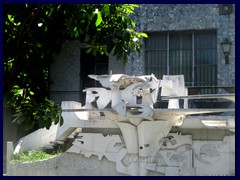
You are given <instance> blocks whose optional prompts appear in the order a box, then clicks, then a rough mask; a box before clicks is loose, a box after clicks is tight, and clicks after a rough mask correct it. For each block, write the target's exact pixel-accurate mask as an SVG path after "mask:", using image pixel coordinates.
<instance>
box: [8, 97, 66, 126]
mask: <svg viewBox="0 0 240 180" xmlns="http://www.w3.org/2000/svg"><path fill="white" fill-rule="evenodd" d="M61 112H62V110H61V107H60V106H59V105H56V104H54V102H53V101H51V100H48V99H44V100H43V102H41V103H36V102H34V101H33V100H32V101H22V102H21V104H20V106H18V107H17V108H16V113H15V114H14V115H13V117H14V119H13V123H18V124H19V125H20V126H22V127H23V128H24V130H25V131H29V130H31V129H34V127H35V128H36V127H39V128H45V127H46V128H47V129H49V128H50V126H51V125H52V124H53V123H54V124H57V123H60V126H61V125H62V124H63V117H62V116H61Z"/></svg>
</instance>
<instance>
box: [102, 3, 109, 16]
mask: <svg viewBox="0 0 240 180" xmlns="http://www.w3.org/2000/svg"><path fill="white" fill-rule="evenodd" d="M102 11H103V12H104V15H105V16H107V15H108V14H109V13H110V7H109V4H103V6H102Z"/></svg>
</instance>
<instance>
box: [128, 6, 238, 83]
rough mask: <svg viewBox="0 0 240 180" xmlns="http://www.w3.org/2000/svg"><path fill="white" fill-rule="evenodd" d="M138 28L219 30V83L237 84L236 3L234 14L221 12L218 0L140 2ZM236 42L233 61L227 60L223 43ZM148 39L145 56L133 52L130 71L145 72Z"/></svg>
mask: <svg viewBox="0 0 240 180" xmlns="http://www.w3.org/2000/svg"><path fill="white" fill-rule="evenodd" d="M133 19H134V21H135V22H136V28H135V30H136V31H141V32H146V33H149V32H166V31H187V30H216V31H217V65H218V75H217V77H218V86H234V85H235V6H234V5H233V11H232V13H231V14H227V15H220V14H219V5H218V4H140V5H139V8H137V9H136V13H135V14H134V16H133ZM226 37H228V39H229V40H230V41H231V42H232V48H231V53H230V56H229V64H227V65H226V64H225V59H224V55H223V52H222V49H221V45H220V43H221V42H222V41H223V40H224V39H225V38H226ZM144 49H145V47H144V42H143V48H142V56H141V57H138V55H137V54H136V53H133V54H132V55H131V56H130V58H129V62H128V63H127V65H126V66H125V73H126V74H129V75H142V74H145V63H144V62H145V58H144V56H145V55H144Z"/></svg>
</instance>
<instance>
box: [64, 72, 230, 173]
mask: <svg viewBox="0 0 240 180" xmlns="http://www.w3.org/2000/svg"><path fill="white" fill-rule="evenodd" d="M89 77H90V78H92V79H95V80H97V81H99V82H100V83H101V84H102V86H103V88H88V89H85V90H84V92H86V96H87V98H86V105H85V106H84V107H83V108H82V110H83V111H82V112H77V113H78V114H79V113H80V114H81V113H85V112H88V113H89V114H92V113H94V112H98V113H100V112H101V113H102V115H101V116H100V115H99V114H98V115H95V116H91V117H92V118H90V119H89V120H91V121H92V122H94V121H95V122H99V120H100V119H101V120H102V122H104V121H110V122H112V123H113V124H114V125H115V127H117V128H119V129H120V130H121V134H116V135H111V134H109V135H107V136H103V134H101V133H97V134H96V133H95V134H94V133H80V134H79V136H78V137H77V138H76V140H75V141H74V143H73V146H72V147H71V148H70V149H68V152H74V153H80V154H83V155H84V156H85V157H90V156H91V155H97V156H98V157H99V160H101V159H102V157H103V156H105V157H106V158H107V159H108V160H109V161H113V162H115V163H116V169H117V171H118V172H121V173H124V174H128V175H134V176H136V175H137V176H140V175H144V176H146V175H149V173H150V172H156V173H159V174H164V175H167V176H168V175H170V176H172V175H177V176H179V175H182V176H185V175H213V174H215V175H229V173H230V171H231V172H232V171H234V168H233V166H231V167H227V168H225V166H224V163H223V161H225V160H227V161H233V159H234V157H233V156H234V154H233V152H232V151H233V148H231V150H230V149H226V147H225V146H224V145H223V144H227V146H231V147H233V146H234V145H235V143H234V140H233V139H234V138H235V136H234V135H231V136H227V135H226V136H224V140H222V141H218V142H215V141H214V142H205V141H197V140H192V135H191V134H189V135H181V134H179V133H171V132H170V131H171V129H172V128H173V127H174V126H175V127H177V126H178V127H181V126H183V127H187V126H188V125H189V124H190V127H197V128H204V127H207V128H217V126H214V125H213V126H207V125H206V122H205V124H203V123H202V122H201V121H200V120H198V121H196V122H193V121H191V123H189V121H186V122H187V123H184V119H185V118H186V115H192V114H207V113H213V112H227V111H234V110H232V109H201V110H199V109H197V110H196V109H188V99H190V98H191V97H190V96H188V93H187V88H186V87H185V84H184V77H183V75H175V76H164V77H163V80H158V79H157V78H156V77H155V76H154V75H153V74H152V75H148V76H128V75H124V74H113V75H100V76H98V75H89ZM160 89H161V96H162V97H163V99H164V98H165V99H167V100H169V105H168V109H155V108H154V104H155V103H156V102H157V98H158V94H159V90H160ZM232 96H233V95H232ZM232 96H228V95H227V96H221V97H220V96H219V97H220V98H226V97H227V98H228V99H234V98H233V97H232ZM179 99H184V106H183V108H182V109H181V108H180V106H179ZM63 103H64V102H63ZM84 109H85V110H86V111H84ZM63 116H64V119H65V120H67V119H68V114H67V113H65V112H63ZM78 117H79V121H81V115H79V116H78ZM89 117H90V116H89ZM186 119H187V118H186ZM114 125H113V126H114ZM93 126H94V125H93ZM96 126H97V124H96ZM113 126H112V127H113ZM82 128H84V126H82ZM96 128H97V127H96ZM223 128H225V129H231V130H233V129H235V125H234V124H233V125H231V127H230V126H225V127H223ZM232 132H233V131H232ZM209 143H210V144H211V143H213V144H214V143H215V144H216V143H217V144H216V145H215V146H216V147H217V148H219V149H216V148H214V147H213V146H212V145H210V144H209ZM208 144H209V145H208ZM221 144H222V146H221ZM209 151H211V152H212V154H206V153H210V152H209ZM204 153H205V154H206V156H205V157H203V156H204ZM226 154H227V155H226ZM209 161H211V163H213V162H217V161H219V162H222V163H223V164H221V165H220V164H218V165H217V168H211V167H209V165H206V166H205V165H204V163H208V164H209ZM193 162H194V163H193ZM195 162H196V164H195ZM211 163H210V164H211ZM231 163H233V162H231ZM218 168H220V169H221V168H222V169H224V170H223V171H221V172H220V171H219V170H218ZM209 169H210V170H209ZM211 169H212V171H211ZM202 170H204V171H205V172H202V173H201V171H202ZM210 171H211V173H210Z"/></svg>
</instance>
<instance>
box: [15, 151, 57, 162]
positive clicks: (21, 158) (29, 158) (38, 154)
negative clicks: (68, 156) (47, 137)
mask: <svg viewBox="0 0 240 180" xmlns="http://www.w3.org/2000/svg"><path fill="white" fill-rule="evenodd" d="M59 154H60V152H58V153H55V154H48V153H46V152H44V151H34V150H33V151H28V152H22V153H18V154H15V155H13V156H12V159H11V162H13V163H17V162H36V161H39V160H43V159H48V158H52V157H55V156H57V155H59Z"/></svg>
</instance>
